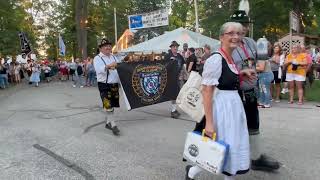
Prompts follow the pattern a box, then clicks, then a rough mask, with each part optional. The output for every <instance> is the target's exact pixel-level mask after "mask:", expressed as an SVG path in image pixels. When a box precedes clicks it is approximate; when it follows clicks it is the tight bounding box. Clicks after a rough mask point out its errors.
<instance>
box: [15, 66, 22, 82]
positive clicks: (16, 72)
mask: <svg viewBox="0 0 320 180" xmlns="http://www.w3.org/2000/svg"><path fill="white" fill-rule="evenodd" d="M20 70H21V66H20V64H19V63H18V62H16V63H15V65H14V77H15V81H16V83H20V82H21V77H20Z"/></svg>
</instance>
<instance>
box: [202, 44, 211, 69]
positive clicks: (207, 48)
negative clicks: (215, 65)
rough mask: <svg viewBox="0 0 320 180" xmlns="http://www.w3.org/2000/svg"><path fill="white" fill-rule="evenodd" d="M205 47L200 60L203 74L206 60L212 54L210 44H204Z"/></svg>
mask: <svg viewBox="0 0 320 180" xmlns="http://www.w3.org/2000/svg"><path fill="white" fill-rule="evenodd" d="M203 49H204V53H203V55H202V57H201V60H200V67H199V74H202V71H203V65H204V63H205V62H206V60H207V59H208V58H209V57H210V56H211V47H210V46H209V45H208V44H206V45H204V48H203Z"/></svg>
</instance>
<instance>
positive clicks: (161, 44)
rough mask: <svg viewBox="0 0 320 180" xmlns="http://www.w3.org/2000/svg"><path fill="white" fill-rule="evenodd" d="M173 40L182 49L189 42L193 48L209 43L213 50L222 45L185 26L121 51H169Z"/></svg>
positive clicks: (189, 45)
mask: <svg viewBox="0 0 320 180" xmlns="http://www.w3.org/2000/svg"><path fill="white" fill-rule="evenodd" d="M172 41H177V42H178V43H179V44H180V47H179V49H180V50H182V45H183V43H188V47H193V48H200V47H204V45H206V44H208V45H209V46H210V47H211V49H212V50H216V49H217V48H218V47H219V46H220V41H218V40H216V39H212V38H209V37H207V36H204V35H202V34H200V33H195V32H192V31H189V30H187V29H184V28H178V29H176V30H173V31H170V32H166V33H164V34H163V35H161V36H158V37H155V38H153V39H150V40H148V41H145V42H142V43H140V44H137V45H134V46H132V47H129V48H127V49H124V50H122V51H121V52H124V53H126V52H143V53H152V52H154V53H162V52H167V51H168V49H169V46H170V44H171V42H172Z"/></svg>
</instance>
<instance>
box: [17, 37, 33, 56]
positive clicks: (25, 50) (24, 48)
mask: <svg viewBox="0 0 320 180" xmlns="http://www.w3.org/2000/svg"><path fill="white" fill-rule="evenodd" d="M19 38H20V46H21V53H22V56H26V55H28V54H29V53H30V52H31V46H30V43H29V41H28V39H27V36H26V34H25V33H24V32H20V33H19Z"/></svg>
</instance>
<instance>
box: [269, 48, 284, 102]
mask: <svg viewBox="0 0 320 180" xmlns="http://www.w3.org/2000/svg"><path fill="white" fill-rule="evenodd" d="M282 56H283V54H282V49H281V46H280V43H275V44H274V46H273V55H272V57H271V59H270V65H271V70H272V73H273V76H274V80H273V81H272V82H271V83H272V84H271V94H273V89H275V91H276V92H275V97H274V99H275V102H280V91H281V86H280V83H281V76H280V77H279V73H282V70H281V68H279V67H280V60H281V59H284V57H282ZM279 70H280V71H281V72H280V71H279ZM280 75H281V74H280Z"/></svg>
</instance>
